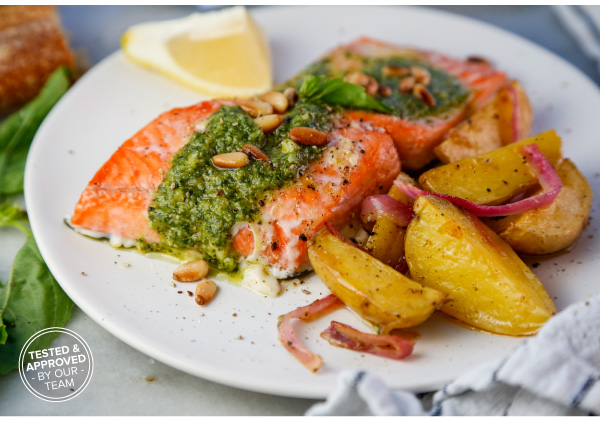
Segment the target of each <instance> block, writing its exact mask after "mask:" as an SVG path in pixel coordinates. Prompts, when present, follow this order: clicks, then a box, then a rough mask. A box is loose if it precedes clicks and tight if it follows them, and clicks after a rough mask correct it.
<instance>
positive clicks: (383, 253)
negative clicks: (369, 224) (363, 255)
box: [365, 216, 406, 267]
mask: <svg viewBox="0 0 600 421" xmlns="http://www.w3.org/2000/svg"><path fill="white" fill-rule="evenodd" d="M405 234H406V229H405V227H401V226H400V225H398V224H397V223H396V222H395V221H394V220H393V219H391V218H388V217H385V216H383V217H381V218H379V219H378V220H377V222H375V226H373V230H372V231H371V235H369V239H368V240H367V244H366V245H365V249H367V251H368V252H370V253H371V255H372V256H373V257H374V258H376V259H377V260H381V261H382V262H383V263H385V264H386V265H388V266H391V267H396V266H397V265H398V263H399V262H400V260H401V259H402V256H403V255H404V236H405Z"/></svg>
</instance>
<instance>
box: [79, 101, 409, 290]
mask: <svg viewBox="0 0 600 421" xmlns="http://www.w3.org/2000/svg"><path fill="white" fill-rule="evenodd" d="M222 106H225V107H226V108H227V110H228V111H227V112H228V113H231V114H233V115H234V116H235V117H236V118H238V119H240V120H243V119H244V118H245V117H244V115H243V114H244V113H243V112H242V111H241V110H240V109H239V107H237V106H235V102H233V101H224V100H219V101H208V102H202V103H200V104H197V105H193V106H191V107H187V108H178V109H174V110H171V111H168V112H166V113H163V114H162V115H160V116H159V117H158V118H157V119H155V120H154V121H152V122H151V123H150V124H148V125H147V126H146V127H144V128H143V129H142V130H140V131H139V132H138V133H136V134H135V135H134V136H133V137H132V138H131V139H129V140H127V141H126V142H125V143H123V145H122V146H121V147H120V148H119V149H118V150H117V151H116V152H115V153H114V154H113V155H112V157H111V158H110V159H109V160H108V161H107V162H106V163H105V164H104V165H103V166H102V168H100V170H99V171H98V172H97V173H96V175H95V176H94V178H93V179H92V180H91V181H90V182H89V184H88V186H87V187H86V188H85V190H84V191H83V193H82V195H81V197H80V199H79V201H78V203H77V205H76V207H75V211H74V214H73V216H72V218H71V220H70V224H71V225H72V226H73V227H75V228H76V229H78V230H80V232H82V233H84V234H88V235H93V236H100V237H109V238H111V240H112V243H113V245H126V246H131V245H136V244H137V246H138V247H139V248H140V249H142V250H143V251H160V252H167V253H170V252H173V253H174V254H181V253H178V252H184V253H188V254H187V255H186V256H185V257H187V258H189V257H190V256H191V257H195V255H194V252H197V256H198V257H202V258H205V259H206V260H208V261H209V262H210V263H211V264H212V265H214V266H216V267H218V268H220V269H224V270H235V269H236V268H237V267H238V264H239V263H240V258H242V260H243V261H244V263H245V267H247V266H248V264H249V263H259V264H262V265H263V266H268V270H267V272H270V274H271V275H272V276H275V277H276V278H278V279H281V278H286V277H289V276H291V275H293V274H297V273H299V272H302V271H304V270H306V269H308V268H309V262H308V254H307V240H309V239H310V238H311V237H312V236H313V235H314V234H315V233H316V232H317V231H318V230H319V229H320V228H321V227H322V226H323V224H324V223H325V222H326V221H331V222H333V223H337V224H342V223H344V222H346V221H348V220H349V219H350V217H351V214H352V213H353V211H354V210H355V209H356V208H357V207H358V206H359V205H360V202H361V201H362V199H363V198H364V197H366V196H368V195H371V194H375V193H377V192H385V191H387V190H388V189H389V188H390V186H391V183H392V181H393V179H394V178H395V177H396V176H397V175H398V173H399V171H400V161H399V159H398V155H397V153H396V150H395V148H394V144H393V141H392V139H391V138H390V136H389V135H388V134H386V133H385V131H383V130H381V129H372V128H369V127H365V126H366V125H364V124H360V123H348V122H346V121H345V120H343V118H340V117H339V116H333V117H332V118H331V121H330V122H329V124H328V130H327V131H326V133H327V142H326V144H325V145H323V146H321V147H320V148H319V150H318V151H317V153H316V155H315V156H316V157H315V158H314V159H313V160H312V161H311V162H310V163H309V164H308V165H301V166H300V167H299V168H298V170H297V171H296V172H295V174H294V176H293V177H292V179H291V180H289V181H288V182H285V183H283V185H282V186H281V187H276V188H274V189H270V190H268V191H266V192H265V193H264V194H262V195H261V196H260V198H259V199H258V200H257V201H256V203H257V206H256V209H255V212H250V213H249V215H248V218H242V221H239V222H237V223H235V224H233V225H232V226H231V227H230V228H229V229H228V230H227V233H226V234H228V235H230V236H231V241H230V244H225V245H224V246H223V247H216V250H213V249H212V248H210V247H211V245H210V244H202V241H204V240H208V241H213V242H214V243H215V244H220V241H221V238H220V237H218V236H214V235H205V236H204V238H198V242H197V243H195V242H194V238H195V237H197V233H199V232H204V231H206V230H211V229H213V228H214V227H216V226H220V227H225V228H227V227H228V226H227V224H226V223H222V221H219V220H218V219H219V218H220V217H221V216H223V215H226V214H227V211H228V210H229V209H231V210H233V211H234V213H235V211H236V210H237V208H236V206H237V204H238V203H239V197H238V198H236V197H232V195H233V196H235V194H234V193H232V192H231V191H230V190H236V191H237V190H242V191H244V190H245V189H247V188H250V187H251V185H252V183H251V177H253V176H254V175H253V174H254V173H253V172H252V171H253V169H256V171H259V172H261V173H262V172H264V171H265V168H270V167H269V166H268V165H266V163H265V162H262V161H260V160H254V159H253V160H252V162H251V163H250V165H248V166H247V167H245V170H246V169H248V172H247V174H245V175H243V176H242V177H245V178H250V182H246V183H245V182H244V180H237V179H236V178H235V177H236V171H239V170H230V169H218V168H215V166H214V165H212V163H211V162H203V163H201V164H202V165H204V166H202V165H200V166H199V167H198V168H200V170H201V171H202V172H203V174H201V175H203V176H204V179H203V180H200V179H202V177H200V179H196V178H195V179H194V180H195V181H194V183H197V182H202V183H208V180H209V179H210V178H211V177H213V176H214V174H215V173H218V174H225V175H227V176H228V178H227V179H224V180H220V181H219V182H215V183H212V184H210V186H205V187H206V188H205V189H204V190H203V191H202V197H196V198H192V199H190V200H187V198H188V197H190V196H188V195H186V194H185V193H184V194H183V196H182V197H181V198H180V199H179V200H178V199H177V197H176V194H175V195H174V196H173V197H170V198H169V205H170V206H172V207H173V209H174V210H173V211H170V212H168V214H165V215H163V216H164V217H165V219H168V220H169V221H170V222H169V224H171V225H172V226H169V227H167V229H166V230H165V229H163V230H162V232H158V231H157V230H156V229H153V221H152V216H153V215H154V214H156V213H157V212H159V210H158V209H159V208H160V206H159V205H157V204H156V203H155V202H156V201H157V199H156V197H157V196H158V195H160V194H161V191H166V192H171V191H174V192H176V193H179V191H178V189H179V187H177V188H176V187H175V184H177V185H183V184H185V183H189V181H188V180H181V179H177V177H178V175H177V172H176V171H175V170H174V168H173V165H177V164H178V161H185V160H187V159H188V158H189V157H190V156H195V155H194V154H195V153H196V152H195V151H194V150H193V148H194V147H196V146H194V145H190V143H191V142H190V139H193V135H194V134H195V133H200V132H202V131H203V130H205V129H206V125H207V124H208V125H209V127H208V129H207V130H208V131H211V130H214V131H217V130H218V129H215V128H213V129H211V126H210V125H211V124H213V125H216V126H219V128H221V127H222V126H232V125H235V124H236V122H232V120H227V118H229V119H231V118H232V117H231V116H227V115H225V118H226V120H225V121H219V120H221V119H222V118H221V117H219V118H213V119H212V123H207V122H208V121H209V120H210V116H211V115H213V114H214V113H215V112H217V111H218V110H219V111H218V112H219V113H224V111H222V110H220V108H221V107H222ZM295 108H299V109H300V110H301V111H302V110H304V108H306V107H304V105H302V104H300V103H299V104H298V105H296V107H295ZM301 115H304V114H301ZM308 115H309V117H312V116H311V114H310V113H308ZM236 121H237V120H236ZM250 122H251V124H254V123H252V119H250ZM240 124H242V123H241V122H240ZM284 124H285V123H284ZM304 125H306V126H310V125H311V123H310V122H307V123H305V124H303V126H304ZM282 128H283V127H282ZM244 134H245V137H244V138H243V139H237V145H236V146H233V149H237V150H240V145H241V144H247V143H252V139H253V133H246V132H244ZM227 136H228V135H227V134H223V135H222V137H227ZM285 136H287V135H286V134H285ZM234 143H235V142H234ZM256 143H257V144H258V145H257V146H261V147H263V150H264V151H265V152H266V153H267V154H268V155H276V154H278V153H279V152H277V151H276V150H275V149H271V150H269V149H268V148H265V146H264V144H260V142H256ZM283 143H285V142H283ZM288 143H289V142H288ZM186 145H187V146H189V147H190V150H186V149H185V147H186ZM284 147H292V148H293V147H295V146H293V145H292V146H290V145H285V144H284ZM182 148H183V149H182ZM310 148H312V149H314V148H315V147H310ZM217 149H218V147H217ZM215 152H221V151H220V150H216V151H215V150H214V149H213V148H211V150H210V153H209V154H208V155H206V156H204V157H202V159H204V160H205V161H210V156H212V155H213V154H215ZM273 160H276V158H275V157H274V158H273ZM185 168H186V169H187V168H189V167H185ZM195 173H196V174H198V172H195ZM173 174H175V175H173ZM169 177H172V178H169ZM179 178H181V176H179ZM198 180H200V181H198ZM234 181H235V182H234ZM161 189H162V190H161ZM244 194H245V193H244ZM248 195H251V193H248ZM192 196H193V195H192ZM192 201H194V203H193V204H191V203H190V202H192ZM187 204H189V205H190V206H191V207H196V208H202V207H203V206H204V210H205V212H204V213H202V212H200V213H194V212H192V213H185V212H186V211H184V210H182V209H183V208H185V206H186V205H187ZM163 208H164V206H163ZM214 208H220V209H222V212H221V213H215V212H211V210H212V209H214ZM163 211H164V209H163ZM163 211H160V212H163ZM240 212H244V210H243V209H242V210H240ZM215 218H217V219H215ZM157 219H158V220H160V215H159V217H157ZM181 219H185V221H183V222H182V221H181ZM225 219H227V218H225ZM226 222H227V221H226ZM230 225H231V224H230ZM154 226H155V227H156V226H161V224H160V223H158V224H155V225H154ZM171 228H173V229H171ZM175 229H177V230H178V231H173V230H175ZM181 230H184V231H186V232H185V235H183V236H180V237H185V238H178V235H179V231H181ZM209 234H210V233H209ZM188 239H189V241H188ZM225 242H226V241H225ZM202 246H204V247H202Z"/></svg>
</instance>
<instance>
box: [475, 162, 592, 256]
mask: <svg viewBox="0 0 600 421" xmlns="http://www.w3.org/2000/svg"><path fill="white" fill-rule="evenodd" d="M556 172H557V174H558V176H559V177H560V179H561V180H562V182H563V187H562V189H561V190H560V193H559V194H558V196H557V197H556V199H554V202H552V204H551V205H550V206H547V207H545V208H540V209H532V210H530V211H527V212H523V213H520V214H517V215H511V216H507V217H506V218H502V219H500V220H495V221H494V220H489V221H486V223H487V224H488V226H489V227H490V228H492V229H493V230H494V231H496V233H497V234H498V235H500V237H501V238H502V239H503V240H504V241H506V242H507V243H508V244H509V245H510V246H511V247H512V248H513V249H514V250H515V251H516V252H519V253H525V254H550V253H556V252H557V251H560V250H564V249H566V248H567V247H569V246H571V245H572V244H573V243H575V241H577V239H578V238H579V235H580V234H581V232H582V231H583V229H584V228H585V226H586V225H587V221H588V217H589V214H590V208H591V206H592V189H591V188H590V185H589V183H588V182H587V180H586V179H585V177H584V176H583V174H581V172H579V170H578V169H577V167H576V166H575V165H574V164H573V163H572V162H571V161H570V160H568V159H565V160H564V161H562V162H561V163H560V164H559V165H558V166H557V167H556Z"/></svg>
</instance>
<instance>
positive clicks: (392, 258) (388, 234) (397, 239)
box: [365, 172, 417, 268]
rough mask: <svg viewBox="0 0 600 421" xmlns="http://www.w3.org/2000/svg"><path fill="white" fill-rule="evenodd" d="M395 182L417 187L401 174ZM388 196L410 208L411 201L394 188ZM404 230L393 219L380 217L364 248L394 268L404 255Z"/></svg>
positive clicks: (406, 176)
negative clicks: (398, 181)
mask: <svg viewBox="0 0 600 421" xmlns="http://www.w3.org/2000/svg"><path fill="white" fill-rule="evenodd" d="M396 180H400V181H402V182H404V183H409V184H411V185H413V186H416V185H417V182H416V181H415V180H413V179H412V178H411V177H410V176H409V175H408V174H405V173H403V172H401V173H400V174H399V175H398V177H396ZM388 195H390V196H391V197H392V198H393V199H396V200H398V201H399V202H402V203H404V204H405V205H409V206H412V199H411V198H409V197H408V196H407V195H406V194H404V193H403V192H401V191H400V189H398V187H396V186H392V188H391V189H390V191H389V192H388ZM405 228H406V227H401V226H399V225H398V224H397V223H396V221H395V220H394V219H392V218H388V217H386V216H382V217H380V218H379V219H378V220H377V221H375V224H374V226H373V228H372V229H371V235H370V236H369V239H368V240H367V243H366V245H365V248H366V249H367V251H369V252H370V253H371V255H372V256H373V257H375V258H376V259H379V260H381V261H382V262H383V263H385V264H386V265H389V266H392V267H394V268H396V267H397V265H398V263H399V262H400V259H401V258H402V256H403V255H404V236H405V234H406V229H405Z"/></svg>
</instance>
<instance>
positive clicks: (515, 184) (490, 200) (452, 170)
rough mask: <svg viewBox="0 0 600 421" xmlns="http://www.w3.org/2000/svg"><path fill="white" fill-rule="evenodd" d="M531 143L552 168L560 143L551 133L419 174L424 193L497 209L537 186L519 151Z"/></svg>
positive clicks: (558, 152) (554, 134) (559, 153)
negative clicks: (498, 206) (429, 192)
mask: <svg viewBox="0 0 600 421" xmlns="http://www.w3.org/2000/svg"><path fill="white" fill-rule="evenodd" d="M531 143H535V144H536V145H537V146H538V148H539V149H540V151H541V152H542V153H543V154H544V155H545V156H546V158H548V160H549V161H550V163H551V164H552V165H556V163H557V162H558V161H559V160H560V158H561V154H562V152H561V140H560V137H558V135H557V134H556V132H555V131H554V130H550V131H547V132H544V133H541V134H539V135H537V136H532V137H529V138H527V139H523V140H520V141H518V142H515V143H512V144H510V145H507V146H503V147H502V148H500V149H496V150H495V151H492V152H488V153H485V154H482V155H478V156H475V157H472V158H467V159H464V160H462V161H457V162H453V163H451V164H446V165H442V166H441V167H437V168H433V169H431V170H429V171H426V172H424V173H423V174H421V177H420V178H419V182H420V184H421V185H422V186H423V188H424V189H425V190H428V191H432V192H436V193H444V194H448V195H450V196H456V197H460V198H462V199H466V200H469V201H471V202H473V203H477V204H478V205H497V204H501V203H505V202H506V201H507V200H508V199H510V198H511V197H514V196H515V195H517V194H520V193H523V192H525V191H527V190H529V189H530V188H532V187H535V186H536V185H537V179H536V177H535V175H534V174H533V173H532V172H531V169H530V168H529V165H528V164H527V161H526V160H524V159H523V155H521V153H520V149H521V148H522V147H523V146H525V145H528V144H531Z"/></svg>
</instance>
